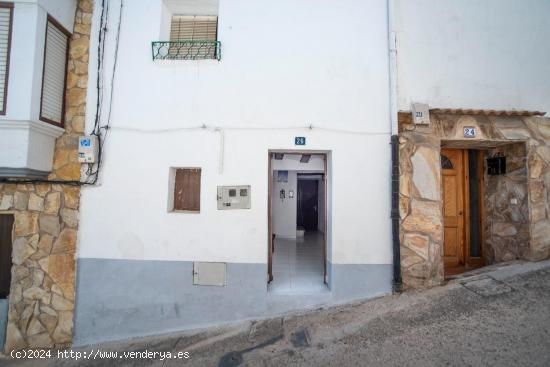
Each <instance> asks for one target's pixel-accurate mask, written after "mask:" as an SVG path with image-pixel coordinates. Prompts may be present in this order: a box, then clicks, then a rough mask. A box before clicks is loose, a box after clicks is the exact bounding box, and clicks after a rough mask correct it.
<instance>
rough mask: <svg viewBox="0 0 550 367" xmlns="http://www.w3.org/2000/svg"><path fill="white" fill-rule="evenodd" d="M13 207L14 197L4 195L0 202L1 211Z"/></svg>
mask: <svg viewBox="0 0 550 367" xmlns="http://www.w3.org/2000/svg"><path fill="white" fill-rule="evenodd" d="M12 206H13V195H7V194H4V195H2V200H0V210H9V209H11V207H12Z"/></svg>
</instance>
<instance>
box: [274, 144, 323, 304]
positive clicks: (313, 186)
mask: <svg viewBox="0 0 550 367" xmlns="http://www.w3.org/2000/svg"><path fill="white" fill-rule="evenodd" d="M269 162H270V164H269V166H270V168H269V173H270V174H269V176H270V177H269V183H270V185H269V232H270V234H269V241H268V242H269V244H268V250H269V251H268V253H269V256H268V279H269V281H268V283H269V286H268V289H269V291H270V292H272V293H282V294H309V293H318V292H325V291H327V290H328V289H327V286H326V261H327V260H326V257H327V251H326V215H327V213H326V192H327V190H326V185H327V182H326V181H327V180H326V155H325V154H314V153H310V152H307V153H306V152H303V153H302V152H276V153H275V152H272V153H270V156H269Z"/></svg>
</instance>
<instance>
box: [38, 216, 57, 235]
mask: <svg viewBox="0 0 550 367" xmlns="http://www.w3.org/2000/svg"><path fill="white" fill-rule="evenodd" d="M60 228H61V225H60V223H59V217H58V216H56V215H46V214H42V215H40V230H41V231H43V232H46V233H48V234H51V235H52V236H54V237H57V236H59V231H60Z"/></svg>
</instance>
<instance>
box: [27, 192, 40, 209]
mask: <svg viewBox="0 0 550 367" xmlns="http://www.w3.org/2000/svg"><path fill="white" fill-rule="evenodd" d="M28 207H29V210H34V211H38V212H41V211H43V210H44V198H42V197H40V196H38V195H37V194H35V193H34V192H33V193H31V194H30V196H29V204H28Z"/></svg>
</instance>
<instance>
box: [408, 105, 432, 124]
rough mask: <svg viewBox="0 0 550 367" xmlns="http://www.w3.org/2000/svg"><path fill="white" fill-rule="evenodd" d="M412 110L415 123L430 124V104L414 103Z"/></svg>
mask: <svg viewBox="0 0 550 367" xmlns="http://www.w3.org/2000/svg"><path fill="white" fill-rule="evenodd" d="M411 110H412V118H413V122H414V124H415V125H429V124H430V106H428V105H427V104H425V103H413V104H412V108H411Z"/></svg>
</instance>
